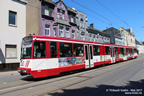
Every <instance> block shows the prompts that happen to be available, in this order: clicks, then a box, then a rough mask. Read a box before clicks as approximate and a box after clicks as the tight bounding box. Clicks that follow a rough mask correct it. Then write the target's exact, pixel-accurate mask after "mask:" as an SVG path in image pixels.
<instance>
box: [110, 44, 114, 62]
mask: <svg viewBox="0 0 144 96" xmlns="http://www.w3.org/2000/svg"><path fill="white" fill-rule="evenodd" d="M114 62H115V55H114V47H113V46H111V63H114Z"/></svg>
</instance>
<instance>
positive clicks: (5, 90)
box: [0, 56, 143, 96]
mask: <svg viewBox="0 0 144 96" xmlns="http://www.w3.org/2000/svg"><path fill="white" fill-rule="evenodd" d="M142 57H143V56H141V57H139V58H138V59H140V58H142ZM138 59H135V60H134V62H132V63H130V61H126V62H129V64H134V63H135V62H137V61H138ZM124 63H125V62H124ZM129 64H124V65H122V66H120V67H117V68H115V69H112V70H109V71H105V72H102V73H101V74H98V75H96V76H94V77H89V76H81V75H84V74H88V73H92V72H97V71H99V70H104V69H107V68H108V67H113V66H106V67H102V68H100V69H97V70H95V69H94V70H90V71H89V72H84V73H78V74H74V76H67V77H61V79H59V78H58V79H57V78H56V79H57V80H52V81H50V82H49V81H48V82H47V81H42V82H34V83H31V84H29V83H25V85H22V84H20V85H17V86H11V87H10V86H9V87H10V88H1V89H0V95H3V94H7V93H11V92H16V91H20V90H23V89H28V88H30V87H37V86H40V85H45V84H49V83H52V82H57V81H61V80H64V79H68V78H73V77H81V78H85V79H84V80H81V81H78V82H75V83H72V84H69V85H66V86H62V87H59V88H57V89H54V90H51V91H48V92H46V93H43V94H40V95H39V96H42V95H44V94H48V93H51V92H54V91H57V90H60V89H63V88H67V87H69V86H72V85H76V84H78V83H81V82H84V81H87V80H89V79H92V78H95V77H98V76H101V75H103V74H106V73H109V72H112V71H114V70H117V69H120V68H122V67H125V66H128V65H129ZM114 66H115V65H114ZM46 80H47V79H46ZM12 89H13V90H12Z"/></svg>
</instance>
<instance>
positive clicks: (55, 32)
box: [54, 28, 56, 37]
mask: <svg viewBox="0 0 144 96" xmlns="http://www.w3.org/2000/svg"><path fill="white" fill-rule="evenodd" d="M54 36H55V37H56V28H54Z"/></svg>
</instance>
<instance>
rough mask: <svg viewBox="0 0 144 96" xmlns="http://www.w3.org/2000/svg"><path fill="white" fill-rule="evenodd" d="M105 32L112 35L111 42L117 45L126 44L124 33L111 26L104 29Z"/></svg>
mask: <svg viewBox="0 0 144 96" xmlns="http://www.w3.org/2000/svg"><path fill="white" fill-rule="evenodd" d="M103 32H106V33H108V34H109V35H110V42H111V44H115V45H125V38H124V33H123V32H121V31H119V30H117V29H115V28H113V27H111V28H107V29H105V30H103Z"/></svg>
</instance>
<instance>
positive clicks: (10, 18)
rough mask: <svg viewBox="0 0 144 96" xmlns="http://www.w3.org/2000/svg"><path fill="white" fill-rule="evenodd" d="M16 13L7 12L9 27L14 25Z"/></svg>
mask: <svg viewBox="0 0 144 96" xmlns="http://www.w3.org/2000/svg"><path fill="white" fill-rule="evenodd" d="M16 14H17V13H16V12H13V11H9V25H16Z"/></svg>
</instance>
